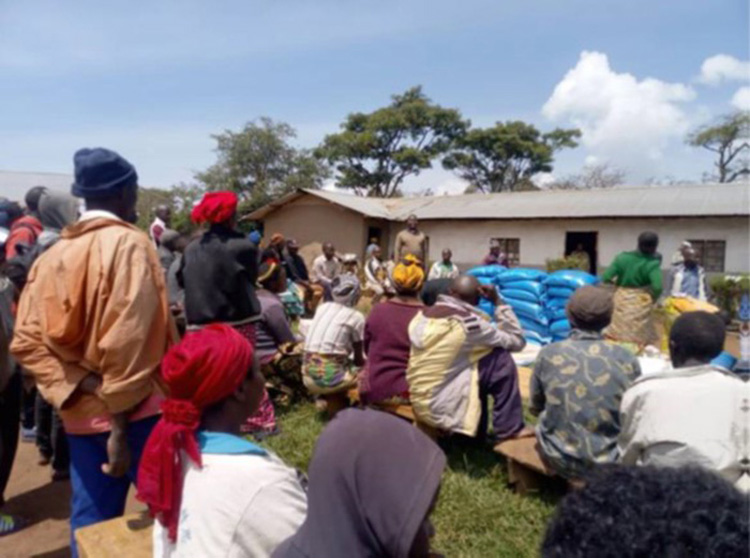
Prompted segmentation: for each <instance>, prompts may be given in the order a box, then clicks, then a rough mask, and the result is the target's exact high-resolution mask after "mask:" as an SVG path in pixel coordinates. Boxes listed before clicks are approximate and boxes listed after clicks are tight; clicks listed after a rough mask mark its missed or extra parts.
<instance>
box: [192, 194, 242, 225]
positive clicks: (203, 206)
mask: <svg viewBox="0 0 750 558" xmlns="http://www.w3.org/2000/svg"><path fill="white" fill-rule="evenodd" d="M236 212H237V194H235V193H234V192H208V193H206V194H203V199H202V200H201V201H200V203H199V204H198V205H196V206H195V207H194V208H193V211H192V212H191V213H190V218H191V219H192V220H193V222H194V223H213V224H216V223H224V222H225V221H229V219H231V218H232V216H233V215H234V214H235V213H236Z"/></svg>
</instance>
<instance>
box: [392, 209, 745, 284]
mask: <svg viewBox="0 0 750 558" xmlns="http://www.w3.org/2000/svg"><path fill="white" fill-rule="evenodd" d="M403 227H404V224H403V223H392V225H391V237H392V238H393V234H395V232H396V231H398V230H401V229H402V228H403ZM420 228H421V229H422V230H423V231H424V232H425V233H426V234H427V235H428V236H429V239H430V254H429V256H430V259H431V260H435V259H438V258H439V257H440V251H441V250H442V249H443V248H451V249H452V250H453V257H454V261H456V263H458V264H459V265H463V266H469V265H477V263H478V262H480V261H481V260H482V258H483V257H484V256H485V255H486V253H487V251H488V244H489V239H490V238H495V237H497V238H520V239H521V264H522V265H524V266H530V267H543V266H544V264H545V260H546V259H548V258H556V257H560V256H562V255H563V251H564V249H565V233H566V232H588V231H596V232H598V233H599V237H598V238H599V246H598V250H599V262H598V265H599V268H600V269H601V268H603V267H606V266H607V265H608V264H609V263H610V262H611V261H612V259H613V258H614V257H615V256H616V255H617V254H618V253H620V252H622V251H624V250H633V249H635V247H636V242H637V238H638V235H639V234H640V233H641V232H643V231H646V230H652V231H654V232H656V233H657V234H659V237H660V245H659V251H660V252H661V253H662V254H663V255H664V264H665V267H668V266H669V261H670V259H671V256H672V254H673V253H674V252H675V251H676V250H677V248H678V246H679V245H680V243H681V242H682V241H683V240H685V239H689V238H690V239H697V240H724V241H726V243H727V247H726V260H725V270H726V272H730V273H731V272H745V273H746V272H750V220H748V219H747V218H744V217H724V218H684V219H683V218H679V219H576V220H572V219H571V220H564V219H560V220H538V221H534V220H524V221H521V220H519V221H470V220H466V221H422V222H421V223H420Z"/></svg>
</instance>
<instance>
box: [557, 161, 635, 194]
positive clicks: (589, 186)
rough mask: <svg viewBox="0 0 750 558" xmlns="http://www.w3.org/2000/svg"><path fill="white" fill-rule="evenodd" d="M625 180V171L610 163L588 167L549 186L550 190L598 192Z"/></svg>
mask: <svg viewBox="0 0 750 558" xmlns="http://www.w3.org/2000/svg"><path fill="white" fill-rule="evenodd" d="M624 180H625V171H623V170H621V169H618V168H615V167H612V166H611V165H609V164H608V163H601V164H598V165H586V166H585V167H583V170H582V171H581V172H580V173H578V174H572V175H569V176H566V177H565V178H563V179H562V180H557V181H555V182H553V183H552V184H550V185H548V186H547V189H548V190H596V189H601V188H614V187H615V186H619V185H620V184H622V183H623V181H624Z"/></svg>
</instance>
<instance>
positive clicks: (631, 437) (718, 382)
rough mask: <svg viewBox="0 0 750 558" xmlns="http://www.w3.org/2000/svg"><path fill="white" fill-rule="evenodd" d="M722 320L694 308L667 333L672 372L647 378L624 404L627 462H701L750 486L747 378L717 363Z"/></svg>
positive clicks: (668, 464) (624, 457) (627, 395)
mask: <svg viewBox="0 0 750 558" xmlns="http://www.w3.org/2000/svg"><path fill="white" fill-rule="evenodd" d="M725 335H726V331H725V326H724V322H723V320H722V319H721V318H720V317H719V316H717V315H715V314H709V313H708V312H689V313H687V314H683V315H682V316H680V317H679V318H677V320H675V323H674V325H673V326H672V330H671V332H670V335H669V351H670V355H671V357H672V366H673V367H674V369H673V370H668V371H665V372H662V373H659V374H651V375H648V376H644V377H643V378H641V379H640V380H638V381H637V382H636V383H635V384H633V386H632V387H631V388H630V389H629V390H628V391H627V392H626V393H625V396H624V397H623V400H622V406H621V408H620V417H621V422H622V428H621V432H620V439H619V449H620V455H621V457H620V460H621V462H622V463H624V464H625V465H656V466H661V467H678V466H682V465H699V466H701V467H704V468H706V469H709V470H711V471H714V472H716V473H718V474H720V475H721V476H723V477H724V478H725V479H727V480H728V481H729V482H732V483H734V484H735V485H736V486H737V487H738V488H741V489H743V490H745V491H747V490H750V472H748V469H747V466H746V463H748V461H750V453H749V452H748V446H747V443H746V441H745V440H744V439H743V436H744V435H743V434H742V433H745V435H746V433H747V429H748V424H750V408H749V407H748V404H747V402H748V401H750V384H748V383H746V382H744V381H742V379H740V377H739V376H736V375H735V374H732V373H731V372H728V371H726V370H724V369H722V368H719V367H717V366H714V365H712V364H711V361H712V360H713V359H714V358H716V357H717V356H718V355H719V354H720V353H721V351H722V348H723V347H724V340H725Z"/></svg>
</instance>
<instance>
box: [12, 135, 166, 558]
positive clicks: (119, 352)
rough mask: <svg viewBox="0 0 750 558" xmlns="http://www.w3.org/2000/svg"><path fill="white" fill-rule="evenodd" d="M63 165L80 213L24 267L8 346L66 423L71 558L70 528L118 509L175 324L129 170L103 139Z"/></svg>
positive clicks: (153, 411)
mask: <svg viewBox="0 0 750 558" xmlns="http://www.w3.org/2000/svg"><path fill="white" fill-rule="evenodd" d="M74 164H75V183H74V184H73V195H75V196H77V197H82V198H84V199H85V200H86V211H85V212H84V213H83V215H81V218H80V219H79V220H78V222H77V223H75V224H74V225H71V226H69V227H66V228H65V229H63V231H62V233H61V235H60V240H58V241H57V242H56V243H55V244H54V246H52V247H51V248H50V249H49V250H47V251H46V252H44V253H43V254H42V255H41V256H40V257H39V259H38V260H37V262H36V263H35V265H34V266H33V268H32V269H31V272H30V273H29V277H28V282H27V284H26V287H25V288H24V290H23V292H22V293H21V299H20V302H19V306H18V314H17V320H16V328H15V335H14V337H13V342H12V344H11V352H12V354H13V356H14V357H15V358H16V360H17V361H18V362H19V363H20V364H21V365H22V366H23V367H24V368H25V369H26V370H28V371H29V372H30V373H31V374H32V375H33V376H34V379H35V380H36V383H37V386H38V387H39V390H40V391H41V393H42V395H43V396H44V398H45V399H46V400H47V401H49V402H50V403H51V404H52V405H53V406H54V407H55V409H57V410H58V412H59V413H60V417H61V418H62V421H63V424H64V426H65V430H66V432H67V436H68V444H69V448H70V461H71V463H70V476H71V486H72V492H73V498H72V504H71V516H70V523H71V549H72V554H73V557H74V558H75V557H77V555H78V551H77V547H76V541H75V531H76V530H77V529H79V528H81V527H85V526H87V525H91V524H93V523H99V522H101V521H105V520H108V519H112V518H115V517H118V516H120V515H122V514H123V512H124V509H125V501H126V499H127V494H128V490H129V488H130V484H131V482H134V481H135V475H136V471H137V467H138V461H139V459H140V455H141V451H142V449H143V446H144V444H145V443H146V440H147V438H148V436H149V434H150V433H151V429H152V428H153V426H154V425H155V424H156V421H157V419H158V414H159V405H160V403H161V400H162V394H161V391H160V387H159V386H160V380H159V366H160V363H161V360H162V358H163V356H164V354H165V353H166V351H167V348H168V347H169V345H170V343H172V342H173V341H174V340H176V333H177V332H176V330H175V328H174V323H173V322H172V319H171V316H170V312H169V303H168V300H167V292H166V288H165V284H164V273H163V272H162V270H161V266H160V265H159V260H158V258H157V256H156V250H155V249H154V247H153V244H152V243H151V242H150V241H149V239H148V236H146V235H145V234H144V233H143V232H142V231H141V230H139V229H138V228H137V227H135V226H134V224H133V223H135V221H136V218H137V214H136V200H137V198H138V175H137V173H136V170H135V168H134V167H133V165H131V164H130V163H129V162H128V161H126V160H125V159H124V158H123V157H121V156H120V155H118V154H117V153H115V152H113V151H110V150H108V149H103V148H95V149H81V150H79V151H78V152H76V154H75V156H74Z"/></svg>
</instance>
